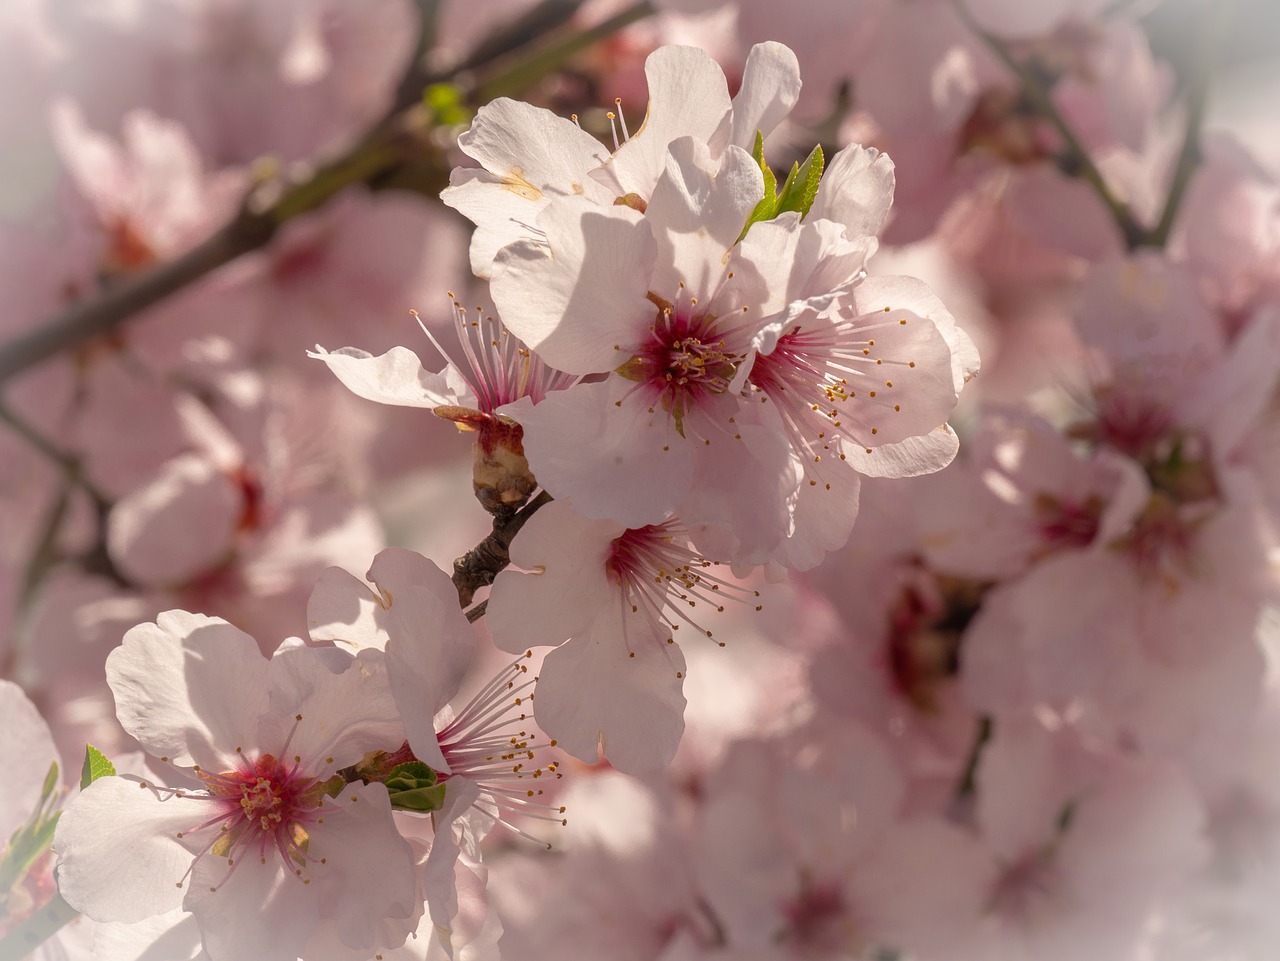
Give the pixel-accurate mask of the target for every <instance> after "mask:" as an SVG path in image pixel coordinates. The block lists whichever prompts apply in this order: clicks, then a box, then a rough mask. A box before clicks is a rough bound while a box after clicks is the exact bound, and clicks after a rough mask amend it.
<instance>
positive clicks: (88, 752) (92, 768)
mask: <svg viewBox="0 0 1280 961" xmlns="http://www.w3.org/2000/svg"><path fill="white" fill-rule="evenodd" d="M115 773H116V766H115V765H114V764H112V763H111V761H110V760H109V759H108V758H107V756H106V755H105V754H103V753H102V752H101V751H99V750H98V749H97V748H96V747H94V746H93V745H92V744H86V745H85V746H84V767H82V768H81V769H80V790H82V791H83V790H84V789H85V788H87V787H88V786H89V785H90V784H92V783H93V782H94V781H96V780H98V778H100V777H108V776H110V775H112V774H115Z"/></svg>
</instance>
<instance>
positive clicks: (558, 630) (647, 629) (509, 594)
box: [486, 501, 760, 771]
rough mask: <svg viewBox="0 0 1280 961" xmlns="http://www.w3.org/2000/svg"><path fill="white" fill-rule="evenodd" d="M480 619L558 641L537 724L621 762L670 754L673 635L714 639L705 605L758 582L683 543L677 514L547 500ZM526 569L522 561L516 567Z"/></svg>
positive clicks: (632, 765) (510, 634) (520, 643)
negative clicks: (630, 513)
mask: <svg viewBox="0 0 1280 961" xmlns="http://www.w3.org/2000/svg"><path fill="white" fill-rule="evenodd" d="M511 561H512V565H513V568H508V569H507V570H504V571H502V572H501V573H500V574H499V575H498V576H497V579H496V580H495V581H494V585H493V590H492V592H491V594H490V596H489V604H488V609H487V615H486V622H487V624H488V626H489V630H490V631H491V632H492V634H493V638H494V642H495V643H496V644H497V645H498V646H499V647H501V648H503V649H504V650H507V651H512V652H513V653H514V652H516V651H520V650H523V649H524V647H525V646H526V645H527V646H530V647H536V646H539V645H544V644H549V645H557V648H556V650H554V651H552V652H551V653H550V654H548V655H547V657H546V658H545V659H544V660H543V662H542V667H541V669H540V671H539V674H538V686H537V711H536V714H537V718H538V724H539V726H540V727H542V728H543V729H544V730H546V731H547V732H548V733H550V734H552V735H554V736H555V738H556V740H557V742H558V743H559V745H560V746H561V747H562V748H564V749H565V750H566V751H568V752H569V753H570V754H573V755H574V756H576V757H578V758H581V759H582V760H584V761H588V762H594V761H595V760H596V759H597V756H598V752H600V751H602V752H603V754H604V756H605V757H606V758H607V759H608V760H609V761H610V763H611V764H613V766H614V767H617V768H619V769H621V770H624V771H642V770H652V769H654V768H657V767H659V766H661V765H663V764H666V763H667V762H669V761H670V760H671V758H672V756H673V755H674V754H675V751H676V747H677V746H678V744H679V742H680V735H681V732H682V731H683V730H684V718H683V714H684V706H685V699H684V696H683V694H682V693H681V689H682V687H683V678H684V673H685V660H684V654H683V652H682V651H681V650H680V647H679V646H678V645H677V644H676V643H675V641H676V639H677V637H683V635H685V634H692V635H693V639H692V643H698V642H699V641H700V640H701V641H706V642H707V643H720V644H721V645H723V643H724V642H717V641H715V640H714V634H713V632H712V630H711V629H710V628H709V627H708V624H709V623H710V621H709V619H708V617H707V616H706V615H708V614H714V613H718V612H719V611H723V610H724V607H725V605H726V604H730V603H733V602H735V601H738V602H745V603H748V604H751V605H753V606H754V607H755V608H756V609H757V610H759V608H760V605H759V604H758V603H757V601H756V599H757V598H758V596H759V592H758V591H755V590H753V589H749V588H745V587H743V586H741V585H739V584H738V583H736V582H735V581H734V580H733V579H732V578H730V577H728V576H727V574H720V573H718V572H717V570H716V567H717V565H716V564H714V563H713V562H711V561H708V560H706V559H705V558H703V557H702V556H701V555H699V554H698V553H697V552H696V551H694V550H693V549H692V548H690V546H689V544H688V532H687V531H686V530H684V529H683V528H682V526H681V525H680V523H679V521H677V520H674V519H672V520H668V521H666V522H664V523H662V524H657V525H648V526H645V527H642V528H633V529H628V528H624V527H622V526H621V525H620V524H618V523H616V522H614V521H607V520H591V519H589V518H585V517H582V516H580V515H578V514H577V513H575V512H574V510H573V507H572V505H571V504H569V503H566V502H564V501H553V502H552V503H550V504H547V505H546V506H544V507H542V508H541V509H540V510H539V511H538V513H537V514H535V515H534V516H533V517H532V518H530V519H529V521H528V522H527V523H526V524H525V525H524V527H523V528H522V529H521V531H520V533H519V535H518V536H517V537H516V539H515V541H514V542H513V543H512V545H511ZM521 568H522V569H523V570H520V569H521Z"/></svg>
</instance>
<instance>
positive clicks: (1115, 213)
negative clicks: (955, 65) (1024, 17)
mask: <svg viewBox="0 0 1280 961" xmlns="http://www.w3.org/2000/svg"><path fill="white" fill-rule="evenodd" d="M954 6H955V9H956V12H957V13H958V14H959V16H960V19H962V20H963V21H964V22H965V25H966V26H968V28H969V29H970V30H972V31H973V33H974V35H975V36H977V37H978V38H979V39H981V40H982V42H983V43H985V44H986V45H987V46H988V47H989V48H990V50H991V52H992V53H994V54H995V55H996V57H997V58H998V59H999V60H1000V61H1001V62H1002V63H1003V64H1004V65H1005V66H1006V67H1008V68H1009V69H1010V70H1011V71H1013V73H1014V74H1015V75H1016V76H1017V78H1018V82H1019V83H1020V84H1021V85H1022V90H1023V92H1024V93H1025V94H1026V96H1027V98H1028V100H1029V101H1030V102H1031V105H1032V106H1033V107H1035V109H1036V112H1037V113H1038V114H1040V116H1041V117H1043V118H1044V119H1045V120H1047V121H1048V122H1049V123H1050V124H1051V125H1052V126H1053V128H1054V130H1056V131H1057V132H1058V136H1059V137H1061V138H1062V144H1063V148H1064V149H1065V150H1066V153H1067V160H1068V162H1069V164H1070V166H1071V168H1072V169H1074V170H1076V171H1078V174H1079V176H1080V177H1081V179H1083V180H1084V181H1085V183H1087V184H1089V186H1091V187H1092V188H1093V190H1094V193H1096V194H1097V195H1098V197H1099V198H1100V199H1101V200H1102V202H1103V203H1104V204H1105V205H1106V207H1107V209H1108V210H1110V211H1111V216H1112V218H1113V219H1114V220H1115V222H1116V225H1117V226H1118V227H1119V228H1120V231H1121V233H1122V234H1124V239H1125V243H1126V244H1127V245H1128V246H1129V248H1130V249H1133V248H1134V247H1137V246H1138V245H1139V244H1141V243H1143V239H1144V237H1145V236H1146V231H1145V230H1144V229H1143V227H1142V225H1141V224H1139V223H1138V221H1137V220H1135V219H1134V216H1133V214H1132V212H1130V210H1129V208H1128V206H1126V205H1125V204H1124V202H1123V201H1121V200H1120V199H1119V198H1118V197H1116V195H1115V194H1114V193H1112V192H1111V188H1110V187H1109V186H1107V181H1106V179H1105V178H1104V177H1103V176H1102V171H1100V170H1099V169H1098V167H1097V164H1095V163H1094V162H1093V159H1092V158H1091V157H1090V156H1089V152H1088V151H1087V150H1085V147H1084V144H1082V143H1081V142H1080V138H1079V137H1077V136H1076V132H1075V131H1074V130H1072V129H1071V125H1070V124H1069V123H1067V120H1066V118H1065V117H1063V116H1062V113H1061V112H1060V111H1059V110H1058V107H1057V105H1056V104H1054V102H1053V98H1052V97H1051V96H1050V95H1049V91H1048V90H1047V89H1046V88H1045V86H1044V84H1043V83H1042V82H1041V80H1040V78H1039V77H1037V76H1036V75H1035V73H1034V71H1032V70H1031V69H1030V68H1029V67H1028V66H1027V65H1026V64H1024V63H1022V62H1021V61H1019V60H1018V59H1017V58H1016V57H1015V56H1014V55H1013V53H1012V52H1011V51H1010V50H1009V48H1008V46H1006V45H1005V43H1004V41H1003V40H1001V39H1000V38H999V37H997V36H995V35H994V34H991V33H989V32H987V31H986V30H984V29H983V28H982V27H981V26H980V25H979V24H978V22H977V21H976V20H974V19H973V15H972V14H970V13H969V11H968V9H967V8H966V7H965V5H964V3H963V2H961V0H955V4H954Z"/></svg>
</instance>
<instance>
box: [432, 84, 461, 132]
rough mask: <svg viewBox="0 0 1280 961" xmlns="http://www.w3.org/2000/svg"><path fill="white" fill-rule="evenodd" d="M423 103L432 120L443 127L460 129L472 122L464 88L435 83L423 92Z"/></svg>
mask: <svg viewBox="0 0 1280 961" xmlns="http://www.w3.org/2000/svg"><path fill="white" fill-rule="evenodd" d="M422 102H423V103H425V104H426V105H427V109H428V110H430V111H431V117H432V119H433V120H434V121H435V122H436V123H437V124H438V125H440V126H442V127H459V126H462V125H463V124H465V123H470V121H471V111H470V110H468V109H467V105H466V101H465V98H464V97H463V95H462V88H461V87H458V86H456V85H455V84H451V83H433V84H431V85H429V86H428V87H427V88H426V89H425V90H424V91H422Z"/></svg>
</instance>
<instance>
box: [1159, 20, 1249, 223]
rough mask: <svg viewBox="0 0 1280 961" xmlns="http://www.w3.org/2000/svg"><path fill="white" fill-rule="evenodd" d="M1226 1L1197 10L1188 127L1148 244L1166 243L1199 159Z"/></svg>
mask: <svg viewBox="0 0 1280 961" xmlns="http://www.w3.org/2000/svg"><path fill="white" fill-rule="evenodd" d="M1230 8H1231V4H1229V3H1207V4H1204V5H1203V6H1202V7H1201V10H1200V29H1199V30H1198V31H1197V32H1196V37H1197V41H1198V42H1197V44H1196V48H1195V55H1194V59H1193V60H1192V62H1191V65H1190V73H1189V76H1188V78H1187V126H1186V130H1185V131H1184V133H1183V135H1182V147H1181V148H1180V149H1179V151H1178V161H1177V163H1176V165H1175V166H1174V168H1173V177H1172V178H1171V179H1170V181H1169V194H1168V196H1167V197H1166V198H1165V202H1164V209H1163V210H1162V211H1161V212H1160V220H1159V221H1158V222H1157V223H1156V225H1155V226H1154V227H1153V228H1151V230H1150V231H1149V232H1148V233H1147V235H1146V236H1145V237H1143V239H1142V243H1143V245H1145V246H1148V247H1163V246H1164V245H1165V244H1166V243H1168V242H1169V234H1170V233H1172V232H1173V225H1174V223H1175V222H1176V221H1177V219H1178V211H1179V210H1180V209H1181V207H1182V199H1183V197H1185V196H1186V193H1187V186H1188V185H1189V184H1190V183H1191V175H1192V174H1193V173H1195V169H1196V167H1198V166H1199V165H1200V161H1201V159H1202V157H1201V153H1200V133H1201V130H1202V129H1203V127H1204V115H1205V108H1206V106H1207V105H1208V102H1209V81H1210V78H1211V77H1212V76H1213V71H1214V68H1215V67H1216V66H1217V59H1218V46H1219V44H1220V43H1221V41H1222V38H1223V36H1224V35H1225V33H1226V28H1227V21H1228V19H1229V17H1228V11H1229V10H1230Z"/></svg>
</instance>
